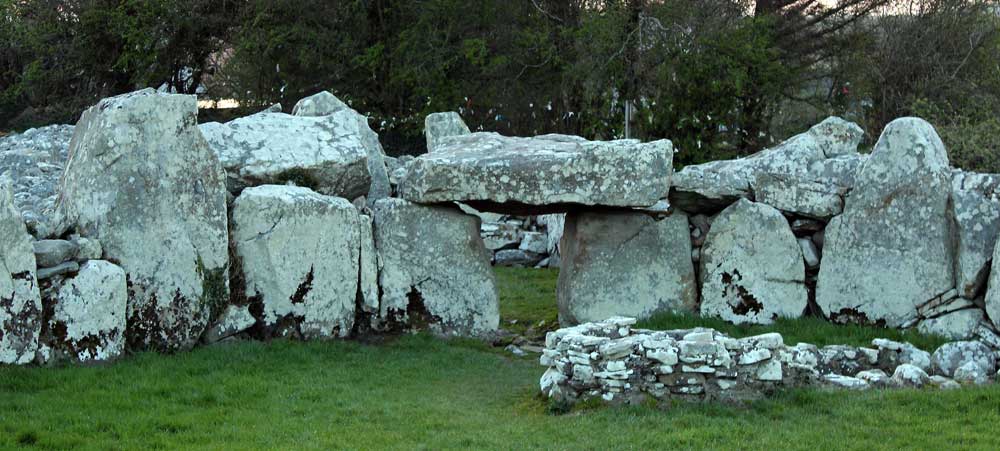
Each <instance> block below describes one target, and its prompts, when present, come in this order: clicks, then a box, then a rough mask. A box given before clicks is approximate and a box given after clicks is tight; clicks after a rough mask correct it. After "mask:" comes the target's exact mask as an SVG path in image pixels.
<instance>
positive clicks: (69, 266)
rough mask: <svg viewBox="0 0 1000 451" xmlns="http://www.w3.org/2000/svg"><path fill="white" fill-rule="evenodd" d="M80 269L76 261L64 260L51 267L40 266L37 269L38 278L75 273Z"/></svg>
mask: <svg viewBox="0 0 1000 451" xmlns="http://www.w3.org/2000/svg"><path fill="white" fill-rule="evenodd" d="M79 270H80V264H79V263H77V262H66V263H62V264H60V265H56V266H53V267H51V268H42V269H39V270H38V280H44V279H49V278H52V277H55V276H61V275H63V274H70V273H75V272H77V271H79Z"/></svg>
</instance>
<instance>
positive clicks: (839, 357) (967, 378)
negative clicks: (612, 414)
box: [539, 317, 997, 408]
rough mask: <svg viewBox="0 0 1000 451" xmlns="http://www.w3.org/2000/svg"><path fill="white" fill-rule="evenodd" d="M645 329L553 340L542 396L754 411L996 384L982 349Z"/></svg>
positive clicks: (964, 344)
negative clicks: (808, 395)
mask: <svg viewBox="0 0 1000 451" xmlns="http://www.w3.org/2000/svg"><path fill="white" fill-rule="evenodd" d="M635 323H636V319H635V318H625V317H614V318H609V319H607V320H604V321H601V322H596V323H584V324H580V325H577V326H573V327H568V328H563V329H559V330H557V331H554V332H549V333H548V335H547V336H546V339H545V349H544V350H543V351H542V356H541V358H540V363H541V365H542V366H544V367H545V368H546V370H545V373H544V374H543V375H542V377H541V380H540V381H539V388H540V389H541V391H542V394H544V395H545V396H547V397H548V398H549V399H551V400H552V401H553V402H555V403H557V405H560V406H561V407H563V408H568V407H570V406H571V405H572V404H573V403H576V402H579V401H582V400H586V399H591V398H600V399H603V400H604V401H607V402H611V403H640V402H643V401H645V400H646V399H648V398H652V399H655V400H658V401H668V400H683V401H706V400H711V401H745V400H753V399H759V398H762V397H765V396H767V395H769V394H772V393H774V392H775V391H777V390H781V389H787V388H795V387H825V388H839V389H850V390H865V389H870V388H920V387H924V386H928V387H938V388H941V389H953V388H958V387H960V386H961V385H962V384H967V385H973V384H974V385H978V384H985V383H990V382H992V381H993V380H994V379H995V378H996V362H997V355H996V351H995V350H994V349H991V348H990V347H988V346H987V345H985V344H984V343H982V342H980V341H959V342H953V343H947V344H945V345H943V346H941V347H940V348H938V349H937V350H935V351H934V353H933V354H931V353H929V352H927V351H923V350H920V349H918V348H916V347H914V346H912V345H910V344H908V343H900V342H895V341H891V340H885V339H875V340H873V341H872V345H871V347H851V346H842V345H833V346H824V347H817V346H815V345H812V344H808V343H798V344H796V345H794V346H789V345H786V344H785V342H784V339H783V338H782V336H781V334H778V333H768V334H763V335H757V336H751V337H744V338H732V337H728V336H726V335H724V334H721V333H719V332H717V331H715V330H712V329H704V328H698V329H689V330H671V331H651V330H642V329H634V328H633V326H634V325H635ZM991 336H993V337H995V336H996V335H991Z"/></svg>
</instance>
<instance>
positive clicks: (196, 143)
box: [57, 89, 229, 351]
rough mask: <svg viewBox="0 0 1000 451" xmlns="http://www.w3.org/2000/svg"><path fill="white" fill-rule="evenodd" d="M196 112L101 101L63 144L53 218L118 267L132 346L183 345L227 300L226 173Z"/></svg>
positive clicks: (182, 106)
mask: <svg viewBox="0 0 1000 451" xmlns="http://www.w3.org/2000/svg"><path fill="white" fill-rule="evenodd" d="M197 112H198V106H197V102H196V99H195V97H194V96H186V95H173V94H158V93H156V92H155V91H153V90H152V89H145V90H142V91H137V92H134V93H130V94H124V95H121V96H117V97H112V98H109V99H104V100H102V101H101V102H100V103H98V104H97V105H96V106H94V107H91V108H90V109H88V110H87V111H85V112H84V113H83V116H82V117H81V118H80V122H79V123H78V124H77V127H76V135H75V136H74V137H73V142H72V144H71V145H70V157H69V161H68V162H67V164H66V173H65V174H64V175H63V178H62V188H61V194H60V198H59V203H58V207H57V208H58V213H59V215H60V216H62V217H63V218H64V222H63V226H64V227H73V228H75V229H76V230H77V231H78V232H79V233H80V235H82V236H86V237H92V238H94V239H97V240H99V241H100V243H101V245H102V247H103V252H104V256H105V257H106V258H107V259H108V260H111V261H114V262H115V263H117V264H118V265H120V266H121V267H122V269H124V270H125V273H126V278H127V280H128V283H129V301H128V302H129V307H128V331H127V333H126V336H127V341H128V344H129V346H130V347H131V348H132V349H148V348H153V349H159V350H165V351H173V350H178V349H187V348H190V347H191V346H193V345H194V344H195V343H196V342H197V340H198V338H199V337H200V336H201V334H202V332H204V330H205V328H206V327H207V326H208V324H209V322H210V320H211V316H212V314H213V313H215V312H217V311H218V310H221V307H222V306H223V305H225V303H226V302H227V300H228V297H229V295H228V291H229V288H228V277H227V275H226V272H227V267H228V263H229V254H228V244H227V243H228V238H227V218H226V190H225V174H224V172H223V171H222V167H221V166H220V165H219V161H218V159H217V158H216V156H215V154H214V153H213V152H212V150H211V148H210V147H209V146H208V143H206V142H205V139H204V138H203V137H202V135H201V133H200V132H199V131H198V128H197V126H196V125H195V124H196V123H197ZM60 234H61V233H60Z"/></svg>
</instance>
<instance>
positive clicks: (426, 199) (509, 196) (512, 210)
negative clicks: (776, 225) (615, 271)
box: [400, 133, 673, 214]
mask: <svg viewBox="0 0 1000 451" xmlns="http://www.w3.org/2000/svg"><path fill="white" fill-rule="evenodd" d="M672 162H673V144H671V143H670V141H667V140H660V141H655V142H651V143H640V142H638V141H636V140H619V141H587V140H585V139H583V138H580V137H576V136H563V135H544V136H538V137H534V138H515V137H507V136H501V135H499V134H496V133H472V134H468V135H460V136H450V137H444V138H441V141H440V142H439V143H438V144H436V146H435V149H434V152H433V153H430V154H425V155H421V156H420V157H418V158H417V159H416V160H414V161H413V162H412V163H411V164H410V165H409V166H408V170H407V173H406V175H405V176H404V178H403V179H402V180H401V182H400V195H401V197H403V198H404V199H406V200H409V201H411V202H417V203H424V204H434V203H443V202H463V203H466V204H468V205H470V206H472V207H473V208H475V209H477V210H480V211H490V212H497V213H507V214H544V213H559V212H567V211H569V210H570V209H571V208H572V207H574V206H591V207H593V206H602V207H648V206H651V205H654V204H656V202H657V201H659V200H660V199H662V198H664V197H666V194H667V192H668V191H669V188H670V177H671V174H672V172H673V169H672Z"/></svg>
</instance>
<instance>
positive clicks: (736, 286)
mask: <svg viewBox="0 0 1000 451" xmlns="http://www.w3.org/2000/svg"><path fill="white" fill-rule="evenodd" d="M700 265H701V271H700V274H701V314H702V315H705V316H712V317H718V318H722V319H725V320H727V321H731V322H734V323H738V324H739V323H756V324H770V323H772V322H773V321H774V320H776V319H778V318H779V317H783V318H798V317H800V316H802V314H803V312H804V311H805V309H806V303H807V294H806V288H805V266H804V264H803V260H802V251H801V250H800V249H799V245H798V243H797V241H796V239H795V235H794V234H792V230H791V229H790V228H789V226H788V222H787V221H786V220H785V218H784V216H782V215H781V213H780V212H778V210H775V209H774V208H772V207H769V206H767V205H764V204H759V203H754V202H750V201H748V200H740V201H738V202H737V203H735V204H733V205H731V206H730V207H728V208H727V209H726V210H724V211H723V212H722V213H721V214H719V216H718V217H717V218H715V221H714V222H713V223H712V230H711V231H710V232H709V234H708V239H707V240H706V241H705V246H704V247H703V248H702V250H701V261H700Z"/></svg>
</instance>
